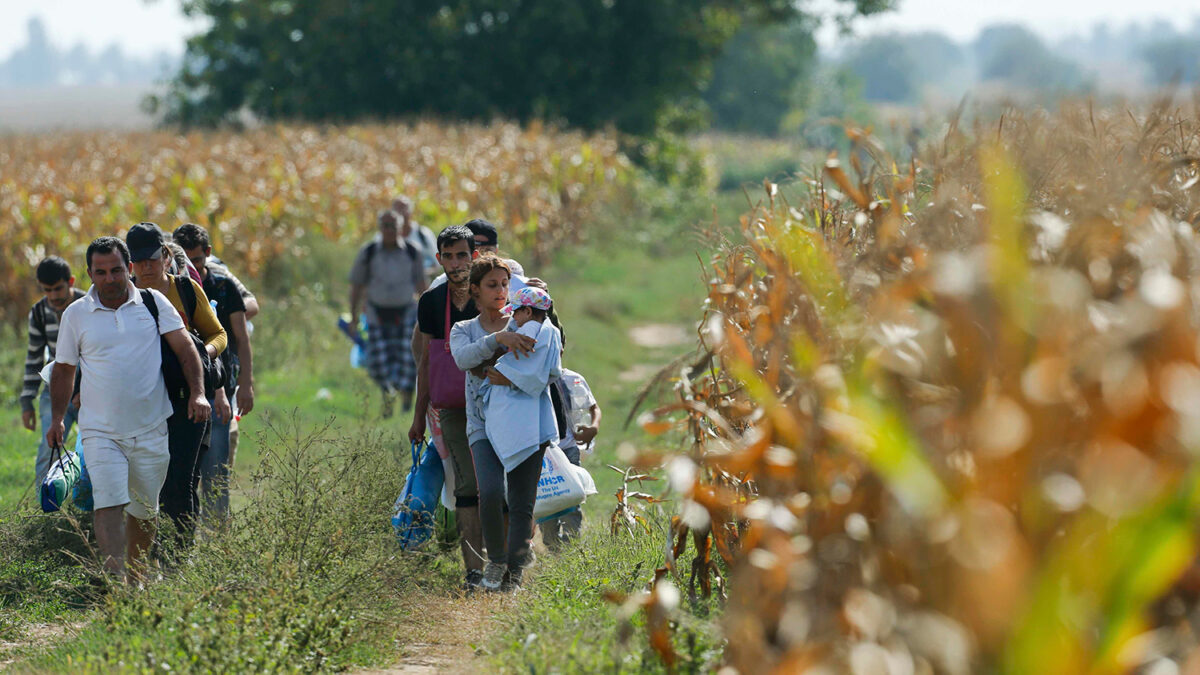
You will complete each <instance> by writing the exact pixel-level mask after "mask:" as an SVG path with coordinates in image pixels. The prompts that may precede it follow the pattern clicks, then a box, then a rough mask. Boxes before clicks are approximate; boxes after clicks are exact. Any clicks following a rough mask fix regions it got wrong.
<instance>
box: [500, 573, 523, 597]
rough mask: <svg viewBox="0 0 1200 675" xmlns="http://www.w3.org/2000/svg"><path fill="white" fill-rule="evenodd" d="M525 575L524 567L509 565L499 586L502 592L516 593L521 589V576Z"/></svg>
mask: <svg viewBox="0 0 1200 675" xmlns="http://www.w3.org/2000/svg"><path fill="white" fill-rule="evenodd" d="M524 575H525V568H524V567H510V568H508V571H507V572H506V573H505V575H504V583H503V584H502V585H501V586H500V591H501V592H502V593H516V592H517V591H519V590H521V577H523V576H524Z"/></svg>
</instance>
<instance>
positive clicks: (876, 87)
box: [845, 33, 920, 102]
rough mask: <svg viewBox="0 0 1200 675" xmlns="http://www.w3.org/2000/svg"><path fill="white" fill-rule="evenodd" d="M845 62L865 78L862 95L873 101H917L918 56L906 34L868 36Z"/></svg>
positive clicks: (862, 78) (918, 90)
mask: <svg viewBox="0 0 1200 675" xmlns="http://www.w3.org/2000/svg"><path fill="white" fill-rule="evenodd" d="M845 64H846V67H847V68H849V69H850V70H851V71H853V72H854V74H855V75H857V76H858V77H859V79H861V80H862V95H863V97H864V98H866V99H867V100H869V101H893V102H902V101H913V100H916V98H917V97H918V95H919V94H920V71H919V66H918V64H917V59H916V56H915V55H914V54H913V53H912V50H911V49H910V46H909V44H908V42H907V41H906V39H905V36H903V35H899V34H895V33H893V34H889V35H876V36H871V37H867V38H864V39H863V40H862V41H861V42H859V43H858V45H857V46H856V47H855V48H854V49H853V50H852V51H851V52H850V54H849V56H848V57H847V58H846V62H845Z"/></svg>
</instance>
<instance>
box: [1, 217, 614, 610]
mask: <svg viewBox="0 0 1200 675" xmlns="http://www.w3.org/2000/svg"><path fill="white" fill-rule="evenodd" d="M377 224H378V233H377V235H376V236H375V237H374V238H373V239H372V240H371V241H370V242H368V243H367V244H365V245H364V246H363V247H362V248H361V249H360V250H359V251H358V254H357V255H356V256H355V259H354V262H353V264H352V266H351V270H350V274H349V281H350V298H349V300H350V310H351V314H352V316H354V317H358V316H360V314H361V315H362V316H364V317H365V323H366V328H367V336H366V348H365V365H366V368H367V371H368V374H369V375H370V377H371V378H372V380H374V382H375V383H376V384H377V385H378V387H379V388H380V390H381V393H382V401H383V403H382V417H385V418H386V417H389V416H391V415H392V414H393V412H394V407H395V405H396V403H397V399H398V400H399V403H400V405H401V406H402V408H403V409H404V410H405V411H408V410H412V414H413V420H412V424H411V426H410V428H409V431H408V436H409V439H410V440H411V441H412V442H421V441H423V440H424V439H425V437H426V434H429V436H430V437H431V438H432V443H433V445H434V447H436V449H437V451H438V452H439V453H440V454H441V455H442V457H443V458H445V459H446V460H447V461H446V463H447V464H448V465H449V466H450V467H451V471H452V474H453V475H452V478H453V483H454V490H453V499H454V504H453V507H454V511H455V516H456V518H455V520H456V523H457V527H458V533H459V538H460V542H461V553H462V558H463V563H464V566H465V579H464V587H465V588H466V589H468V590H471V589H480V588H482V589H486V590H493V591H498V590H508V589H516V588H519V587H520V585H521V583H522V580H523V579H525V578H526V577H525V573H526V570H527V569H528V567H529V565H530V564H531V562H532V561H533V550H532V540H533V535H534V531H535V523H534V519H533V512H534V504H535V501H536V497H537V488H538V480H539V477H540V475H541V473H542V465H543V455H544V453H545V452H546V450H547V449H548V448H549V446H550V445H551V444H554V445H557V446H558V447H559V448H561V449H562V450H563V452H564V453H565V455H566V456H567V457H568V458H569V460H570V461H571V462H573V463H575V464H576V465H578V464H579V463H580V447H581V446H585V447H586V446H587V445H588V444H589V443H591V441H592V440H593V439H594V438H595V436H596V433H597V429H598V425H599V422H600V416H601V413H600V407H599V406H598V405H597V403H596V400H595V398H594V397H593V396H592V394H591V390H590V389H589V388H588V386H587V383H586V381H585V380H584V379H583V377H582V376H581V375H579V374H578V373H575V372H573V371H570V370H566V369H565V368H563V366H562V359H563V351H564V342H565V341H564V336H563V331H562V326H561V324H560V323H559V322H558V320H557V314H556V312H555V309H554V301H553V299H552V298H551V295H550V291H549V288H548V286H547V284H546V283H545V282H544V281H542V280H540V279H536V278H530V277H527V276H526V274H525V270H524V269H523V268H522V267H521V265H519V264H518V263H517V262H516V261H514V260H511V259H509V258H506V257H504V256H502V255H500V253H499V234H498V232H497V229H496V227H495V226H494V225H493V224H491V223H489V222H487V221H486V220H482V219H476V220H471V221H469V222H467V223H466V224H464V225H455V226H450V227H447V228H445V229H444V230H442V231H441V233H440V234H438V235H437V236H436V237H435V236H434V235H433V233H432V232H431V231H429V230H428V228H424V227H422V226H420V225H419V224H417V223H416V222H414V220H413V213H412V203H411V202H410V201H409V200H408V199H406V198H403V197H399V198H397V199H396V200H395V201H394V202H393V203H392V205H391V208H388V209H385V210H383V211H380V212H379V214H378V215H377ZM86 266H87V274H88V277H89V278H90V279H91V282H92V283H91V288H90V289H89V290H88V291H87V292H86V293H85V292H83V291H81V290H79V289H77V288H76V287H75V277H74V276H73V274H72V272H71V267H70V265H69V264H68V263H67V262H66V261H65V260H63V259H62V258H59V257H49V258H46V259H45V260H43V261H41V262H40V263H39V264H38V266H37V274H36V276H37V281H38V284H39V286H40V287H41V290H42V291H43V294H44V297H43V298H42V299H41V300H39V301H38V303H37V304H35V305H34V306H33V308H32V309H31V311H30V314H29V350H28V354H27V357H26V361H25V375H24V382H23V387H22V392H21V397H20V401H21V407H22V421H23V423H24V425H25V427H26V428H28V429H30V430H34V429H36V428H37V423H38V418H39V417H40V421H41V431H42V440H41V445H40V446H39V448H38V454H37V461H36V476H37V481H38V483H41V482H42V480H43V478H44V477H45V475H46V473H47V471H48V469H49V467H50V464H51V460H52V457H53V455H54V454H55V452H56V451H59V452H61V451H62V446H63V443H64V441H65V439H66V436H67V434H68V433H69V431H70V428H71V426H72V425H73V424H75V425H77V426H78V428H79V430H78V434H79V438H80V439H81V443H80V444H81V447H82V454H83V458H82V459H83V461H84V463H85V465H86V470H87V472H88V474H89V475H90V479H91V483H92V493H93V499H94V509H95V517H94V522H95V533H96V539H97V544H98V548H99V550H100V552H101V555H102V557H103V559H104V561H105V567H106V569H107V570H108V571H109V572H110V573H112V574H113V575H116V576H119V577H125V578H128V579H130V580H136V579H139V578H140V576H141V574H142V573H143V571H144V569H145V567H144V563H143V561H144V559H145V556H146V554H147V551H149V550H150V548H151V545H152V543H153V542H154V540H155V534H156V526H155V524H156V522H157V520H156V517H157V514H158V512H159V510H160V509H161V510H162V511H163V512H164V513H166V514H167V515H168V516H169V517H170V519H171V520H172V522H173V524H174V532H175V536H174V538H173V543H174V546H167V547H165V549H166V550H167V551H168V552H167V553H165V554H164V556H165V557H166V558H167V559H169V558H170V555H171V554H170V551H179V550H186V548H187V546H188V545H189V544H190V542H191V540H192V538H193V536H194V533H195V530H196V528H197V525H198V524H200V523H202V522H203V523H206V524H211V525H212V526H214V527H218V526H219V525H220V523H221V522H223V520H224V518H225V517H226V516H227V514H228V510H229V501H228V499H229V497H228V482H229V476H230V467H231V466H232V464H233V462H234V459H235V456H236V447H237V437H238V434H237V419H238V418H239V416H240V415H244V414H246V413H248V412H250V411H251V410H252V409H253V407H254V395H255V392H254V378H253V352H252V349H251V323H250V319H252V318H253V317H254V316H255V315H256V314H257V313H258V309H259V307H258V301H257V299H256V298H255V297H254V295H253V294H251V293H250V292H249V291H248V290H246V288H245V286H244V285H243V284H242V283H241V282H240V281H239V280H238V279H237V277H235V276H234V275H233V274H232V273H231V272H230V271H229V269H228V268H227V267H226V266H225V265H224V264H223V263H222V262H221V261H219V260H217V259H216V258H214V257H213V256H212V242H211V239H210V236H209V233H208V232H207V231H206V230H205V229H204V228H202V227H200V226H198V225H195V224H185V225H181V226H180V227H178V228H177V229H175V231H174V232H173V233H171V234H170V235H168V234H166V233H164V232H163V230H162V229H160V228H159V227H158V226H157V225H155V224H154V223H139V224H137V225H134V226H133V227H131V228H130V229H129V232H128V234H127V235H126V237H125V239H124V240H122V239H119V238H116V237H100V238H99V239H96V240H95V241H93V242H91V244H90V245H89V246H88V248H87V253H86ZM431 277H432V278H431ZM47 363H52V364H53V366H52V368H51V373H50V376H49V386H48V387H46V388H45V389H44V390H42V391H41V392H40V394H39V389H40V384H41V382H42V371H43V369H44V366H45V365H46V364H47ZM581 518H582V517H581V516H580V514H579V512H578V510H577V509H576V510H575V511H573V512H569V513H565V514H556V517H554V518H551V519H549V520H547V521H546V522H543V523H541V529H542V537H543V541H544V542H545V544H546V545H547V546H548V547H549V548H552V549H553V548H556V547H557V546H559V545H561V544H562V543H563V542H564V541H568V540H570V539H571V538H572V537H573V536H575V535H576V534H577V533H578V531H579V528H580V524H581Z"/></svg>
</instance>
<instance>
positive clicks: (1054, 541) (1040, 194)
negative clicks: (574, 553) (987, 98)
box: [623, 104, 1200, 674]
mask: <svg viewBox="0 0 1200 675" xmlns="http://www.w3.org/2000/svg"><path fill="white" fill-rule="evenodd" d="M847 131H848V133H849V134H850V137H851V140H852V141H853V142H854V145H855V149H854V150H853V152H851V153H850V154H849V155H848V156H846V157H836V156H831V157H829V159H828V161H827V162H826V163H825V165H824V166H823V167H821V168H820V170H819V171H815V172H813V174H812V175H809V176H800V177H797V179H796V180H795V181H793V182H790V183H787V184H782V185H776V184H772V183H769V182H768V183H766V184H765V185H764V188H765V194H764V195H763V196H762V198H761V199H762V201H761V202H760V203H759V205H758V206H757V207H756V208H754V209H753V210H752V211H751V212H749V213H748V214H746V215H745V216H743V217H742V219H741V222H740V235H738V236H736V237H733V238H732V239H731V240H728V241H726V242H725V244H724V245H723V247H722V249H721V252H720V253H719V254H717V255H716V256H715V257H714V258H713V259H712V261H711V268H709V271H710V272H711V279H710V285H709V295H708V298H707V300H706V302H705V308H704V319H703V321H702V323H701V328H700V330H699V340H700V345H701V349H700V353H699V356H698V358H696V359H695V360H692V361H686V362H682V363H683V365H682V367H679V368H677V369H675V370H674V371H673V372H671V373H669V375H670V376H671V378H672V381H673V382H674V394H673V395H672V396H671V399H672V400H669V401H664V403H663V405H662V407H660V408H659V409H657V410H655V411H652V412H648V413H646V414H645V415H644V416H643V418H642V423H643V425H644V426H645V428H646V429H648V430H650V431H652V432H656V433H681V434H683V435H684V437H685V438H686V442H685V443H684V446H685V447H686V448H687V450H686V451H684V452H680V453H677V454H676V455H674V456H673V457H670V458H668V459H667V460H666V463H665V467H666V474H667V477H668V478H669V480H670V483H671V485H672V487H673V488H674V490H675V491H676V492H677V494H679V495H680V497H681V506H680V509H679V515H678V516H677V517H675V518H674V520H673V525H672V529H671V538H670V541H669V542H667V555H666V558H667V564H665V565H664V566H663V567H662V568H661V569H659V570H658V571H657V572H656V574H655V577H654V581H653V582H652V583H651V584H650V585H649V587H648V588H647V590H646V591H645V592H643V593H640V594H635V595H633V596H630V597H628V598H625V599H623V601H624V602H626V603H627V608H626V610H627V613H626V614H624V615H629V614H631V613H632V612H633V611H635V610H637V609H639V608H640V609H641V610H642V611H643V612H644V614H645V617H646V625H647V627H648V629H649V632H650V644H651V646H652V647H654V648H655V649H656V650H657V651H658V652H659V654H660V656H661V657H662V658H663V659H664V660H665V661H666V662H667V663H668V664H677V663H678V658H679V657H678V656H677V655H676V652H675V651H674V648H673V645H672V640H671V636H670V627H671V625H672V622H671V616H672V613H673V612H676V611H679V609H678V608H677V607H676V605H677V604H678V603H679V602H680V600H681V595H682V596H683V598H687V597H692V598H697V597H699V596H702V595H709V594H714V593H715V594H719V595H722V596H723V597H725V598H726V601H725V602H726V606H725V612H724V614H723V618H722V621H723V626H724V632H725V637H726V639H727V647H726V651H725V656H724V658H725V662H726V664H727V667H728V668H729V669H732V670H731V671H730V672H813V673H818V672H820V673H829V672H854V673H929V672H934V673H951V674H958V673H967V672H1004V673H1082V672H1095V673H1115V672H1129V671H1138V672H1156V673H1157V672H1181V671H1182V672H1200V670H1198V669H1200V655H1198V654H1200V650H1197V646H1198V645H1200V604H1198V603H1197V599H1198V598H1200V566H1198V565H1197V543H1198V539H1197V535H1198V530H1197V526H1198V520H1197V516H1198V514H1200V462H1198V461H1197V458H1198V457H1200V362H1198V361H1200V342H1198V339H1200V333H1198V332H1197V322H1198V319H1200V277H1198V276H1197V273H1198V272H1200V242H1198V241H1197V233H1196V230H1197V224H1198V223H1200V108H1188V107H1183V108H1176V107H1171V106H1168V105H1167V104H1162V105H1159V106H1157V107H1155V108H1154V109H1152V110H1149V111H1141V112H1137V111H1127V110H1099V109H1093V107H1092V106H1091V105H1088V104H1079V105H1076V106H1068V107H1065V108H1064V109H1063V110H1061V111H1060V112H1058V113H1054V114H1051V113H1047V112H1043V111H1016V110H1014V111H1009V112H1008V113H1006V114H1005V115H1004V116H1003V117H1002V118H1000V119H999V120H996V121H993V122H990V123H983V122H980V123H977V124H975V125H974V127H973V128H971V129H966V130H964V129H960V128H958V127H957V125H951V127H950V129H949V130H948V131H947V132H946V133H945V134H943V135H942V136H941V137H939V138H937V139H935V140H933V141H931V142H929V143H928V144H927V145H925V146H924V147H922V148H921V149H920V150H919V151H917V152H916V153H915V155H916V156H915V157H914V158H913V159H912V160H911V161H907V162H904V163H902V164H897V163H896V162H894V161H893V159H892V158H891V157H889V156H888V154H887V153H886V152H885V151H884V150H883V149H882V148H881V147H879V145H878V144H877V143H876V142H875V141H873V140H872V138H871V137H870V135H869V134H868V133H867V132H865V131H863V130H861V129H848V130H847ZM646 461H652V458H649V457H647V460H646ZM689 545H690V546H692V547H694V552H695V562H694V563H693V564H692V566H691V568H690V570H689V569H683V568H682V567H681V566H680V565H679V564H677V561H678V560H679V559H680V557H681V556H682V555H683V553H684V551H686V550H687V549H688V547H689ZM681 591H682V593H681Z"/></svg>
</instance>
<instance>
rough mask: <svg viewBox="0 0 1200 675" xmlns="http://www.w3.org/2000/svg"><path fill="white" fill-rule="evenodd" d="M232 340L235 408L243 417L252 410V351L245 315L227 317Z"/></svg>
mask: <svg viewBox="0 0 1200 675" xmlns="http://www.w3.org/2000/svg"><path fill="white" fill-rule="evenodd" d="M229 320H230V324H231V325H230V328H231V329H232V330H233V339H234V340H237V352H238V366H239V367H240V368H241V371H240V372H238V381H237V386H238V390H237V406H238V413H239V414H241V415H245V414H246V413H248V412H250V411H251V410H253V409H254V350H253V349H251V348H250V331H248V330H246V313H245V312H234V313H233V314H230V315H229Z"/></svg>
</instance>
